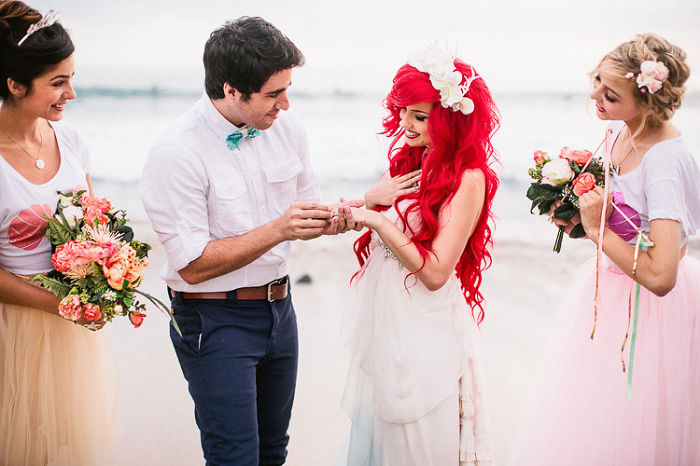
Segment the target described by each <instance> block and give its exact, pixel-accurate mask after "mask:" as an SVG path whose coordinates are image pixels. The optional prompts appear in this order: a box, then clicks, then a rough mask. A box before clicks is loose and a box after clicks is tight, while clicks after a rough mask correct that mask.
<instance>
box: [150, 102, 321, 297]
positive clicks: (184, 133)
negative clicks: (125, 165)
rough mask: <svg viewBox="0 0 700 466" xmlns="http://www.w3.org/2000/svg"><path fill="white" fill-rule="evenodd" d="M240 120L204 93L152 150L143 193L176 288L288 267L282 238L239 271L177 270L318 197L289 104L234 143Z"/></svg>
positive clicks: (210, 286)
mask: <svg viewBox="0 0 700 466" xmlns="http://www.w3.org/2000/svg"><path fill="white" fill-rule="evenodd" d="M237 129H238V128H236V126H234V125H233V124H232V123H230V122H229V121H228V120H226V118H224V117H223V115H221V114H220V113H219V111H218V110H217V109H216V107H214V104H213V103H212V102H211V100H210V99H209V97H207V96H206V95H204V96H203V97H202V98H201V99H200V100H199V101H198V102H197V103H196V104H195V105H194V106H193V107H192V108H191V109H190V110H189V111H188V112H187V113H185V114H184V115H183V116H182V117H181V118H180V119H179V120H178V122H177V123H175V124H174V125H172V126H171V127H170V128H169V129H167V130H166V131H165V132H164V133H163V134H162V135H161V136H160V138H159V139H158V140H157V141H156V143H155V144H154V145H153V147H152V148H151V150H150V152H149V153H148V158H147V160H146V164H145V166H144V169H143V174H142V176H141V183H140V192H141V200H142V202H143V205H144V207H145V209H146V213H147V214H148V217H149V218H150V219H151V223H152V225H153V229H154V230H155V232H156V233H157V234H158V238H159V239H160V241H161V243H163V247H164V248H165V254H166V259H167V261H166V264H165V266H164V267H163V270H162V272H161V277H162V278H163V279H164V280H165V281H166V283H167V284H168V286H169V287H170V288H172V289H174V290H176V291H187V292H213V291H228V290H233V289H236V288H241V287H245V286H257V285H262V284H265V283H268V282H270V281H272V280H275V279H277V278H280V277H283V276H285V275H286V274H287V264H286V261H287V258H288V257H289V252H290V244H289V242H288V241H285V242H283V243H280V244H278V245H277V246H275V247H274V248H272V249H271V250H270V251H268V252H267V253H265V254H264V255H262V256H261V257H259V258H258V259H257V260H255V261H254V262H252V263H250V264H248V265H246V266H245V267H242V268H240V269H238V270H234V271H233V272H230V273H227V274H225V275H221V276H219V277H215V278H212V279H211V280H207V281H205V282H202V283H198V284H196V285H190V284H188V283H187V282H186V281H184V280H183V279H182V277H180V274H179V273H178V270H181V269H183V268H185V267H186V266H187V265H188V264H189V263H190V262H192V261H193V260H195V259H197V258H198V257H199V256H201V255H202V252H203V251H204V248H205V246H206V245H207V244H208V243H209V242H210V241H213V240H217V239H222V238H228V237H233V236H240V235H243V234H245V233H247V232H249V231H250V230H253V229H255V228H257V227H259V226H261V225H263V224H265V223H268V222H270V221H272V220H274V219H276V218H278V217H280V216H281V215H282V214H283V213H284V212H285V211H286V210H287V208H288V207H289V205H290V204H291V203H293V202H297V201H318V200H319V190H318V185H317V183H316V180H315V177H314V174H313V171H312V169H311V165H310V163H309V150H308V141H307V138H306V133H305V132H304V129H303V127H302V126H301V124H300V122H299V121H298V120H297V119H296V118H295V117H294V115H293V114H290V113H289V112H281V113H280V116H279V118H278V119H277V120H276V121H275V123H274V124H273V125H272V127H270V128H269V129H267V130H265V131H262V132H261V134H260V135H259V136H257V137H256V138H254V139H250V138H244V139H243V140H242V141H241V143H240V145H239V146H238V148H237V149H233V150H230V149H229V148H228V146H227V144H226V137H227V136H228V135H229V134H231V133H232V132H234V131H236V130H237Z"/></svg>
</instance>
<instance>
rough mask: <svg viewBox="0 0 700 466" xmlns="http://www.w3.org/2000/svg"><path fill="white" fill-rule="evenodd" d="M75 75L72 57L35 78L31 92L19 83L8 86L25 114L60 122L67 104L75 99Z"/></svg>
mask: <svg viewBox="0 0 700 466" xmlns="http://www.w3.org/2000/svg"><path fill="white" fill-rule="evenodd" d="M74 73H75V59H74V58H73V55H70V56H69V57H68V58H66V59H65V60H63V61H61V62H60V63H59V64H58V65H56V66H55V67H53V68H52V69H50V70H49V71H47V72H46V73H44V74H42V75H39V76H37V77H36V78H34V80H33V81H32V88H31V90H29V92H27V89H26V86H23V85H21V84H19V83H16V82H12V83H8V84H9V87H10V91H11V92H12V94H13V96H14V102H15V104H16V105H17V106H18V107H19V108H21V109H22V111H23V112H26V113H28V114H31V115H32V116H33V117H37V118H45V119H47V120H49V121H58V120H60V119H61V118H63V108H64V105H65V104H66V102H68V101H69V100H72V99H74V98H75V91H74V90H73V84H72V79H73V74H74Z"/></svg>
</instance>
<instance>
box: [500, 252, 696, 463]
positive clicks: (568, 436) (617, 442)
mask: <svg viewBox="0 0 700 466" xmlns="http://www.w3.org/2000/svg"><path fill="white" fill-rule="evenodd" d="M594 268H595V265H594V262H592V261H589V262H588V263H586V264H585V265H584V266H583V267H582V268H581V269H580V272H579V273H578V274H577V275H576V277H575V278H574V281H573V283H572V285H571V288H570V290H569V292H568V294H567V298H566V300H565V304H564V307H565V308H566V309H561V310H560V311H559V312H561V313H563V314H564V316H565V317H564V319H563V321H562V323H561V325H560V326H559V330H558V332H557V335H556V337H555V340H554V343H553V345H552V347H551V349H550V351H549V354H548V356H547V358H546V362H545V366H544V367H545V369H544V371H543V375H542V378H541V380H542V383H541V386H540V387H539V388H538V389H537V391H536V395H535V398H534V402H533V403H532V404H531V406H529V408H528V409H527V410H526V416H525V419H524V422H523V424H522V425H521V429H520V436H519V439H518V442H517V444H516V448H515V454H514V456H513V457H512V464H513V465H518V466H520V465H537V466H546V465H557V466H559V465H567V466H576V465H594V466H595V465H606V466H608V465H616V466H622V465H625V466H627V465H629V466H644V465H650V466H651V465H664V466H688V465H700V262H699V261H697V260H696V259H693V258H688V257H686V258H684V259H682V260H681V262H680V265H679V270H678V278H677V282H676V286H675V287H674V289H673V290H672V291H671V292H670V293H669V294H667V295H666V296H664V297H658V296H656V295H654V294H652V293H651V292H649V291H648V290H646V289H644V288H642V289H641V294H640V299H639V320H638V324H637V337H636V346H635V352H634V365H633V368H632V369H633V371H632V384H631V400H630V399H628V391H627V390H628V387H627V376H628V373H627V372H623V361H624V364H625V366H626V370H629V358H630V347H631V341H630V338H628V339H627V342H626V344H625V348H624V351H621V348H622V345H623V341H624V339H625V334H626V333H627V329H628V299H629V294H630V290H632V293H634V289H633V288H632V287H633V285H635V288H636V284H634V283H633V281H632V280H631V279H630V278H629V277H627V276H626V275H624V274H623V273H622V272H621V271H620V269H619V268H618V267H617V266H616V265H614V264H613V263H612V262H609V261H607V259H606V263H605V264H604V266H603V267H602V270H601V276H600V285H599V286H600V288H599V290H600V291H599V298H598V323H597V326H596V331H595V336H594V338H593V339H591V338H590V335H591V331H592V329H593V300H594V290H595V276H594V274H593V271H594ZM632 299H633V302H632V313H634V294H633V295H632ZM631 333H632V329H631V325H630V329H629V334H630V337H631Z"/></svg>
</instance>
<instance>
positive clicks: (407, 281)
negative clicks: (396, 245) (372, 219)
mask: <svg viewBox="0 0 700 466" xmlns="http://www.w3.org/2000/svg"><path fill="white" fill-rule="evenodd" d="M385 215H387V217H388V218H390V219H392V220H393V221H394V222H395V223H396V224H397V225H399V227H400V228H401V225H402V222H401V220H400V219H398V215H397V214H396V211H395V209H394V208H391V209H389V210H388V211H386V212H385ZM410 222H411V223H412V224H413V220H410ZM407 234H410V233H409V232H407ZM370 249H371V253H370V257H369V260H368V262H367V263H366V264H365V267H364V269H363V271H362V272H361V276H360V277H359V280H357V282H356V286H355V288H356V291H357V295H358V296H357V298H358V302H357V305H356V306H355V315H354V316H353V324H352V326H351V328H352V329H353V332H352V339H351V345H352V358H351V364H350V371H349V375H348V380H347V384H346V388H345V393H344V396H343V408H344V409H345V411H346V413H347V414H348V416H349V417H350V419H351V421H352V426H351V431H350V434H349V436H348V440H347V442H346V445H345V448H344V451H343V453H342V454H341V457H340V460H339V463H341V464H347V465H350V466H360V465H361V466H365V465H366V466H374V465H381V466H399V465H400V466H409V465H420V466H429V465H435V466H438V465H439V466H446V465H455V466H458V465H464V464H469V465H489V464H492V459H493V452H492V448H491V440H490V435H489V431H488V425H487V420H486V416H485V410H484V402H483V396H482V392H481V390H482V388H483V385H482V378H481V374H480V371H479V366H478V362H477V350H476V347H475V342H474V332H475V330H476V328H475V327H476V325H475V323H474V321H473V319H472V316H471V311H470V309H469V306H468V305H467V304H466V302H465V300H464V297H463V295H462V293H461V290H460V283H459V280H458V279H457V277H456V276H452V277H451V278H450V279H449V281H448V282H447V283H446V284H445V285H444V286H443V287H442V288H440V289H439V290H437V291H433V292H431V291H429V290H428V289H427V288H426V287H425V286H424V285H423V284H422V283H421V282H420V281H419V280H418V279H417V278H416V277H415V276H414V275H411V276H408V271H407V270H406V269H405V268H404V267H403V266H402V264H401V263H400V262H399V261H398V260H397V259H396V258H395V257H394V256H393V254H392V253H391V251H389V250H388V248H386V246H385V245H384V244H383V243H382V242H381V241H380V240H379V238H378V236H377V235H376V233H373V238H372V242H371V245H370Z"/></svg>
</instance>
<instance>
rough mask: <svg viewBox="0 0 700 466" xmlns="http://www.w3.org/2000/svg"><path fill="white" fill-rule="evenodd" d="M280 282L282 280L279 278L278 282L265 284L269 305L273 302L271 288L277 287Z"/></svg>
mask: <svg viewBox="0 0 700 466" xmlns="http://www.w3.org/2000/svg"><path fill="white" fill-rule="evenodd" d="M281 281H282V279H281V278H280V279H278V280H274V281H271V282H270V283H268V284H267V302H269V303H271V302H272V301H274V299H272V286H273V285H278V284H279V283H280V282H281Z"/></svg>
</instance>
